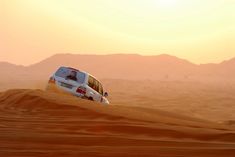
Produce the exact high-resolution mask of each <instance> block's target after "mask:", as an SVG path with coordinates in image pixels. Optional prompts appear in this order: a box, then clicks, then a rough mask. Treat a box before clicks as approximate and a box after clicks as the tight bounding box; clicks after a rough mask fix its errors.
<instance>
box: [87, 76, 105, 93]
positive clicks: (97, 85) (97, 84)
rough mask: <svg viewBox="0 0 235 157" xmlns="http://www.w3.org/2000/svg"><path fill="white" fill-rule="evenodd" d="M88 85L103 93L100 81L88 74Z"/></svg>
mask: <svg viewBox="0 0 235 157" xmlns="http://www.w3.org/2000/svg"><path fill="white" fill-rule="evenodd" d="M88 86H89V87H91V88H92V89H94V90H95V91H97V92H98V93H100V94H103V88H102V86H101V84H100V82H99V81H97V80H96V79H95V78H93V77H92V76H89V79H88Z"/></svg>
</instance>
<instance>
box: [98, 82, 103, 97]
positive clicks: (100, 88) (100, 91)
mask: <svg viewBox="0 0 235 157" xmlns="http://www.w3.org/2000/svg"><path fill="white" fill-rule="evenodd" d="M99 93H100V94H101V95H103V87H102V85H101V83H100V82H99Z"/></svg>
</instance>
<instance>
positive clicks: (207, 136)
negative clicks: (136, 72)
mask: <svg viewBox="0 0 235 157" xmlns="http://www.w3.org/2000/svg"><path fill="white" fill-rule="evenodd" d="M0 118H1V121H2V122H1V127H0V141H1V143H4V146H1V147H0V155H1V156H16V155H17V156H33V155H37V156H45V155H52V156H77V155H85V156H99V155H97V154H101V155H100V156H120V155H121V154H123V153H124V152H125V156H129V155H139V154H141V155H148V156H154V155H153V154H156V153H158V154H159V155H160V156H161V155H162V156H164V155H169V156H177V155H178V156H180V155H181V156H182V155H190V156H192V154H193V153H195V152H197V155H198V156H200V155H205V154H210V153H211V151H212V150H213V151H215V152H217V154H218V156H219V155H221V154H223V153H225V152H226V155H227V156H232V155H233V153H234V152H235V150H234V148H235V129H234V128H233V127H231V126H230V125H221V124H216V123H212V122H208V121H204V120H201V119H196V118H191V117H186V116H182V115H178V114H173V113H170V112H164V111H161V110H150V109H147V108H140V107H124V106H120V105H118V104H113V105H109V106H105V105H101V104H98V103H94V102H91V101H87V100H82V99H80V98H75V97H72V96H67V95H61V94H56V93H50V92H45V91H42V90H27V89H21V90H9V91H6V92H3V93H1V94H0ZM195 148H197V149H195ZM185 149H187V150H188V151H186V152H185V151H183V150H185ZM91 150H92V151H91ZM137 150H138V151H137Z"/></svg>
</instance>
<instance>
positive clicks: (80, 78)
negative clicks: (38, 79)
mask: <svg viewBox="0 0 235 157" xmlns="http://www.w3.org/2000/svg"><path fill="white" fill-rule="evenodd" d="M71 71H76V72H77V76H76V77H77V82H78V83H84V82H85V77H86V75H85V73H83V72H80V71H78V70H75V69H70V68H66V67H61V68H59V69H58V70H57V71H56V73H55V76H57V77H62V78H64V79H65V78H66V77H67V76H68V75H70V73H71Z"/></svg>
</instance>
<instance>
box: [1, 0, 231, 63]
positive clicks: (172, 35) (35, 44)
mask: <svg viewBox="0 0 235 157" xmlns="http://www.w3.org/2000/svg"><path fill="white" fill-rule="evenodd" d="M234 10H235V1H234V0H226V1H224V0H217V1H214V0H190V1H189V0H147V1H143V0H120V1H116V0H86V1H83V0H69V1H66V0H50V1H48V0H11V1H9V0H1V1H0V19H1V25H0V34H1V35H0V61H8V62H12V63H17V64H32V63H35V62H37V61H40V60H42V59H44V58H46V57H48V56H50V55H53V54H56V53H81V54H113V53H138V54H142V55H158V54H162V53H167V54H170V55H174V56H177V57H180V58H184V59H188V60H190V61H192V62H194V63H208V62H221V61H223V60H225V59H229V58H232V57H235V44H234V41H235V11H234Z"/></svg>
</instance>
